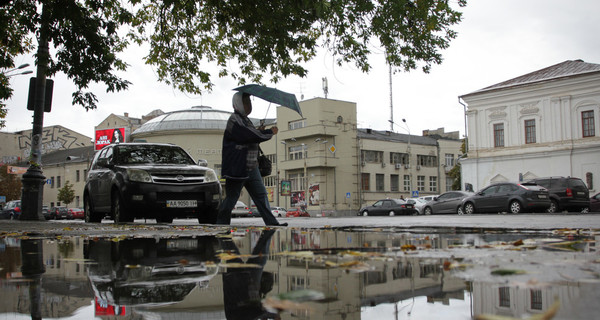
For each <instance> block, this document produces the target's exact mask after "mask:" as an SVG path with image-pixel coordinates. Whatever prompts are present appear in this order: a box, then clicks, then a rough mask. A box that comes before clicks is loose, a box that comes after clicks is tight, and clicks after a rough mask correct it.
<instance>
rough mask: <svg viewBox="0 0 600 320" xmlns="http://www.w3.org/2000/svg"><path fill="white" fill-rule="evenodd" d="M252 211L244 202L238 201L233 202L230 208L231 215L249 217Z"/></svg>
mask: <svg viewBox="0 0 600 320" xmlns="http://www.w3.org/2000/svg"><path fill="white" fill-rule="evenodd" d="M251 216H252V211H251V210H250V207H248V206H247V205H246V204H245V203H243V202H241V201H238V202H237V203H236V204H235V207H234V208H233V210H231V217H232V218H233V217H251Z"/></svg>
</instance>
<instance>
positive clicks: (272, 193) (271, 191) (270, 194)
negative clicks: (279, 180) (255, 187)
mask: <svg viewBox="0 0 600 320" xmlns="http://www.w3.org/2000/svg"><path fill="white" fill-rule="evenodd" d="M266 189H267V197H268V198H269V202H273V201H275V188H274V187H266Z"/></svg>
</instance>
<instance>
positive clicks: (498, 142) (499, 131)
mask: <svg viewBox="0 0 600 320" xmlns="http://www.w3.org/2000/svg"><path fill="white" fill-rule="evenodd" d="M494 147H496V148H499V147H504V123H496V124H494Z"/></svg>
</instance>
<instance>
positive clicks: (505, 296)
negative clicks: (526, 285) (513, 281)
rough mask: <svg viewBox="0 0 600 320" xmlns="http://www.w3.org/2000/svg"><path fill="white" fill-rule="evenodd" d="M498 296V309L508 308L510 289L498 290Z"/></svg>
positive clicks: (501, 288)
mask: <svg viewBox="0 0 600 320" xmlns="http://www.w3.org/2000/svg"><path fill="white" fill-rule="evenodd" d="M498 296H499V301H498V305H499V306H500V307H507V308H508V307H510V288H509V287H500V288H498Z"/></svg>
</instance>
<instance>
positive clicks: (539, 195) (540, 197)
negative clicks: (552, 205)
mask: <svg viewBox="0 0 600 320" xmlns="http://www.w3.org/2000/svg"><path fill="white" fill-rule="evenodd" d="M546 198H548V196H546V195H545V194H538V199H546Z"/></svg>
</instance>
